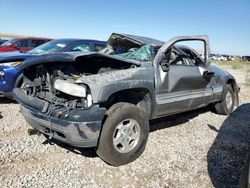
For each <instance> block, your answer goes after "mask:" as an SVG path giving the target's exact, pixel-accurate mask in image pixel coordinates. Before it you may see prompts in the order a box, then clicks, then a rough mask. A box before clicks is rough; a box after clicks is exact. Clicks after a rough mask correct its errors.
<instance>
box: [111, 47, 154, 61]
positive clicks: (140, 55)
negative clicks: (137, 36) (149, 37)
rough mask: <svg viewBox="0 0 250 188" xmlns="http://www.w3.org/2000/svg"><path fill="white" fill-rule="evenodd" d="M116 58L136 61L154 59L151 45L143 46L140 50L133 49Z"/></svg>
mask: <svg viewBox="0 0 250 188" xmlns="http://www.w3.org/2000/svg"><path fill="white" fill-rule="evenodd" d="M116 56H118V57H122V58H124V59H131V60H135V61H150V60H151V59H152V55H151V48H150V45H143V46H142V47H141V48H139V49H134V48H132V49H130V50H129V52H127V53H122V54H117V55H116Z"/></svg>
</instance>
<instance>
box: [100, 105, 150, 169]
mask: <svg viewBox="0 0 250 188" xmlns="http://www.w3.org/2000/svg"><path fill="white" fill-rule="evenodd" d="M106 115H107V118H106V120H105V122H104V124H103V127H102V131H101V135H100V138H99V144H98V148H97V151H96V152H97V154H98V156H99V157H100V158H101V159H103V160H104V161H105V162H107V163H108V164H111V165H113V166H120V165H124V164H127V163H130V162H132V161H134V160H135V159H137V158H138V157H139V156H140V155H141V154H142V152H143V151H144V149H145V146H146V143H147V140H148V134H149V122H148V117H147V115H146V113H145V112H144V111H143V109H141V108H139V107H137V106H135V105H133V104H130V103H125V102H121V103H117V104H114V105H113V106H111V108H110V109H109V110H108V111H107V113H106Z"/></svg>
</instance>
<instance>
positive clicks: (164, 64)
mask: <svg viewBox="0 0 250 188" xmlns="http://www.w3.org/2000/svg"><path fill="white" fill-rule="evenodd" d="M160 66H161V68H162V70H163V71H164V72H168V70H169V62H168V61H167V60H163V61H161V62H160Z"/></svg>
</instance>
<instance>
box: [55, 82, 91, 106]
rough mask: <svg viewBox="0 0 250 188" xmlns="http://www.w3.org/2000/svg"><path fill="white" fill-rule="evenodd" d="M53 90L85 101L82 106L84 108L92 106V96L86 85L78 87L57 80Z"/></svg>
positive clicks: (77, 85)
mask: <svg viewBox="0 0 250 188" xmlns="http://www.w3.org/2000/svg"><path fill="white" fill-rule="evenodd" d="M54 88H55V89H56V90H58V91H60V92H62V93H66V94H67V95H70V96H74V97H79V98H83V99H84V101H85V102H84V106H85V107H86V108H87V107H90V106H91V105H92V104H93V99H92V95H91V94H90V91H89V89H88V87H87V86H86V85H79V84H75V83H71V82H69V81H67V80H60V79H57V80H56V81H55V82H54Z"/></svg>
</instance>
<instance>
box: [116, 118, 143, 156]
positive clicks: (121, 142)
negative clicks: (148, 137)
mask: <svg viewBox="0 0 250 188" xmlns="http://www.w3.org/2000/svg"><path fill="white" fill-rule="evenodd" d="M139 139H140V126H139V124H138V122H137V121H136V120H134V119H126V120H123V121H122V122H120V123H119V124H118V125H117V126H116V128H115V131H114V134H113V145H114V147H115V149H116V150H117V151H118V152H120V153H128V152H130V151H132V150H133V149H134V148H135V147H136V146H137V144H138V142H139Z"/></svg>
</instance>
